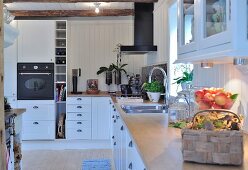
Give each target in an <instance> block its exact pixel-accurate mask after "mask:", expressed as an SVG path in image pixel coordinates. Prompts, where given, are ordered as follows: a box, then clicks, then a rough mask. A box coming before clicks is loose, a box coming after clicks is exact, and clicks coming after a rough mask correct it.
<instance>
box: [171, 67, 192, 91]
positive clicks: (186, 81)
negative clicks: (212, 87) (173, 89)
mask: <svg viewBox="0 0 248 170" xmlns="http://www.w3.org/2000/svg"><path fill="white" fill-rule="evenodd" d="M173 80H175V82H174V83H173V84H175V83H176V84H178V85H179V84H180V85H181V87H182V90H186V89H187V87H189V86H191V85H192V80H193V70H191V71H190V72H189V71H184V72H183V75H182V76H180V77H177V78H175V79H173Z"/></svg>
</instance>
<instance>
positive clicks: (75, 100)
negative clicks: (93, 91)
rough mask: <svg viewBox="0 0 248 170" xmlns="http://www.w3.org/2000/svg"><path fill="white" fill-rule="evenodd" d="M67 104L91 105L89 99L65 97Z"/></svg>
mask: <svg viewBox="0 0 248 170" xmlns="http://www.w3.org/2000/svg"><path fill="white" fill-rule="evenodd" d="M66 103H68V104H89V105H91V97H67V99H66Z"/></svg>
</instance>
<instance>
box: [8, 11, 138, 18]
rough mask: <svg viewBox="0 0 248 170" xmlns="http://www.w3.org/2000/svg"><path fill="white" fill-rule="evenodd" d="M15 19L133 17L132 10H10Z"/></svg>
mask: <svg viewBox="0 0 248 170" xmlns="http://www.w3.org/2000/svg"><path fill="white" fill-rule="evenodd" d="M10 12H11V14H12V15H14V16H15V17H99V16H133V15H134V10H133V9H101V10H100V12H99V13H98V14H97V13H95V11H94V10H42V11H38V10H11V11H10Z"/></svg>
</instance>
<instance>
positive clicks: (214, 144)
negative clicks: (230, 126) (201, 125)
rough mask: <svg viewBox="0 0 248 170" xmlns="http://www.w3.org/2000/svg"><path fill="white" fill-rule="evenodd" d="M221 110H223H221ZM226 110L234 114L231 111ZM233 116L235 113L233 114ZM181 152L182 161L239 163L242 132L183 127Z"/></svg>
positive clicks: (241, 159) (241, 161) (241, 157)
mask: <svg viewBox="0 0 248 170" xmlns="http://www.w3.org/2000/svg"><path fill="white" fill-rule="evenodd" d="M212 111H220V110H212ZM221 111H222V112H223V110H221ZM200 112H204V111H200ZM200 112H198V113H200ZM224 112H225V110H224ZM227 112H229V113H232V114H235V113H233V112H231V111H227ZM198 113H197V114H198ZM197 114H196V115H197ZM235 116H237V115H236V114H235ZM237 117H238V116H237ZM239 121H240V119H239ZM193 123H194V118H193ZM182 152H183V159H184V161H191V162H197V163H207V164H221V165H241V164H242V163H243V133H242V131H236V130H223V131H210V130H193V129H183V130H182Z"/></svg>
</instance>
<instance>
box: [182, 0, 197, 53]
mask: <svg viewBox="0 0 248 170" xmlns="http://www.w3.org/2000/svg"><path fill="white" fill-rule="evenodd" d="M196 9H197V8H196V2H195V0H190V1H189V0H178V37H179V39H178V54H184V53H188V52H192V51H196V50H197V44H196V41H197V35H198V34H197V31H198V26H197V23H196V12H197V11H196Z"/></svg>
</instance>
